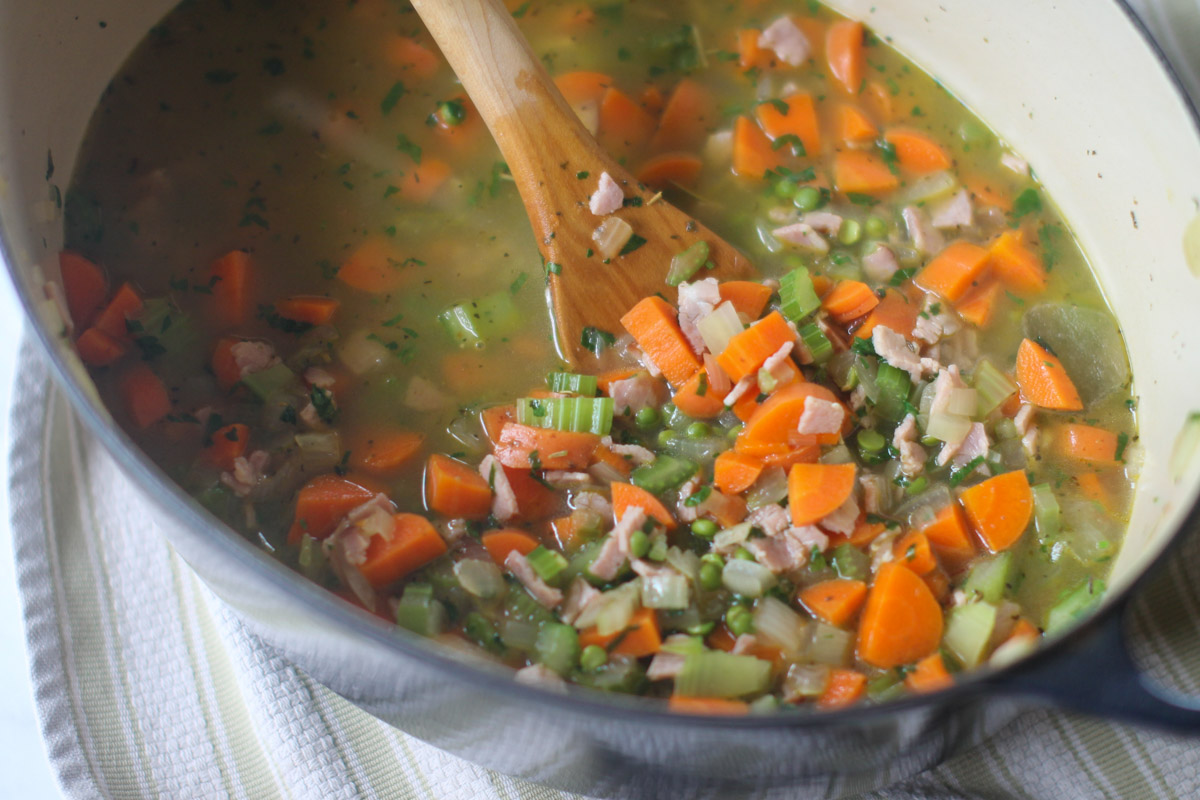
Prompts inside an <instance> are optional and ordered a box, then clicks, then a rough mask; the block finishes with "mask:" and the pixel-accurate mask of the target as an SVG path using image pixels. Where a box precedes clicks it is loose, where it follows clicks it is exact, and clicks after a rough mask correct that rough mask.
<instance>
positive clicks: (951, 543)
mask: <svg viewBox="0 0 1200 800" xmlns="http://www.w3.org/2000/svg"><path fill="white" fill-rule="evenodd" d="M921 533H922V534H924V535H925V538H926V539H928V540H929V544H930V545H931V546H932V547H933V550H934V552H936V553H937V554H938V558H940V559H941V560H942V561H943V562H945V564H946V566H947V567H949V568H950V569H951V570H955V571H957V570H959V569H961V568H962V567H963V566H965V565H966V563H967V562H968V561H970V560H971V559H972V558H974V557H975V543H974V542H972V541H971V533H970V530H969V529H968V528H967V520H966V517H964V516H963V511H962V508H961V507H960V506H959V505H958V503H951V504H950V505H948V506H946V507H945V508H943V509H942V510H941V511H939V512H938V513H937V516H935V517H934V518H933V522H930V523H929V524H928V525H926V526H925V527H923V528H921Z"/></svg>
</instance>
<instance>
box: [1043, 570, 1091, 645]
mask: <svg viewBox="0 0 1200 800" xmlns="http://www.w3.org/2000/svg"><path fill="white" fill-rule="evenodd" d="M1104 589H1105V585H1104V581H1097V580H1093V579H1091V578H1088V579H1087V580H1085V581H1084V582H1083V583H1081V584H1079V585H1078V586H1076V587H1075V588H1074V589H1072V590H1071V591H1070V592H1068V593H1067V594H1066V595H1065V596H1064V597H1063V598H1062V599H1061V600H1059V601H1058V602H1057V603H1056V604H1055V605H1054V607H1053V608H1051V609H1050V611H1049V612H1047V614H1046V633H1048V634H1049V633H1058V632H1059V631H1061V630H1063V629H1064V628H1068V627H1070V626H1071V624H1072V623H1073V622H1075V621H1076V620H1078V619H1080V618H1082V617H1084V616H1086V615H1087V614H1088V613H1090V612H1091V611H1092V609H1094V608H1095V607H1096V606H1098V605H1099V604H1100V600H1101V599H1102V598H1103V597H1104Z"/></svg>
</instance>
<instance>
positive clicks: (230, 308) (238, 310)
mask: <svg viewBox="0 0 1200 800" xmlns="http://www.w3.org/2000/svg"><path fill="white" fill-rule="evenodd" d="M211 273H212V278H213V284H212V309H213V316H214V318H215V319H216V320H217V322H218V323H220V324H221V325H224V326H226V327H229V328H236V327H238V326H239V325H242V324H244V323H245V322H246V316H247V314H248V313H249V311H250V286H249V283H250V273H251V264H250V254H249V253H247V252H246V251H244V250H233V251H231V252H229V253H226V254H225V255H223V256H221V257H220V258H218V259H217V260H216V261H214V262H213V265H212V269H211Z"/></svg>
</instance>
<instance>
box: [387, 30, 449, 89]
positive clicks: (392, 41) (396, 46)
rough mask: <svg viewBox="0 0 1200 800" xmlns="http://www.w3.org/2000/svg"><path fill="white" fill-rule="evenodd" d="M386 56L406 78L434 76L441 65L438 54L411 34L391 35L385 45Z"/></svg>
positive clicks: (388, 61) (390, 63)
mask: <svg viewBox="0 0 1200 800" xmlns="http://www.w3.org/2000/svg"><path fill="white" fill-rule="evenodd" d="M384 57H385V58H386V60H387V63H388V64H389V65H390V66H392V67H395V68H396V69H398V70H400V74H401V76H402V77H405V78H418V79H421V80H424V79H425V78H432V77H433V76H434V75H436V74H437V71H438V67H440V66H441V59H440V58H439V57H438V54H437V53H436V52H435V51H433V50H432V49H430V48H428V47H426V46H425V45H423V44H421V43H420V42H418V41H417V40H416V39H414V38H412V37H411V36H392V37H390V38H389V39H388V40H387V43H386V45H385V49H384Z"/></svg>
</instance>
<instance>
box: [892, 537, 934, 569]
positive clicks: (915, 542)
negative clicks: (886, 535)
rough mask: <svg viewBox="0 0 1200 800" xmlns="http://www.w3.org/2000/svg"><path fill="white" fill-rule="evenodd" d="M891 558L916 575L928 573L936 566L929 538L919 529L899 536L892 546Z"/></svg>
mask: <svg viewBox="0 0 1200 800" xmlns="http://www.w3.org/2000/svg"><path fill="white" fill-rule="evenodd" d="M892 558H893V559H895V560H896V561H897V562H898V563H900V564H903V565H904V566H906V567H908V568H909V569H911V570H912V571H913V572H915V573H917V574H918V575H928V574H929V573H931V572H933V571H934V570H935V569H937V567H938V562H937V556H935V555H934V554H933V548H932V547H930V545H929V539H928V538H927V537H926V536H925V534H924V533H922V532H921V531H909V532H908V533H906V534H904V535H903V536H901V537H900V538H899V539H898V540H897V541H896V544H895V545H894V546H893V547H892Z"/></svg>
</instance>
